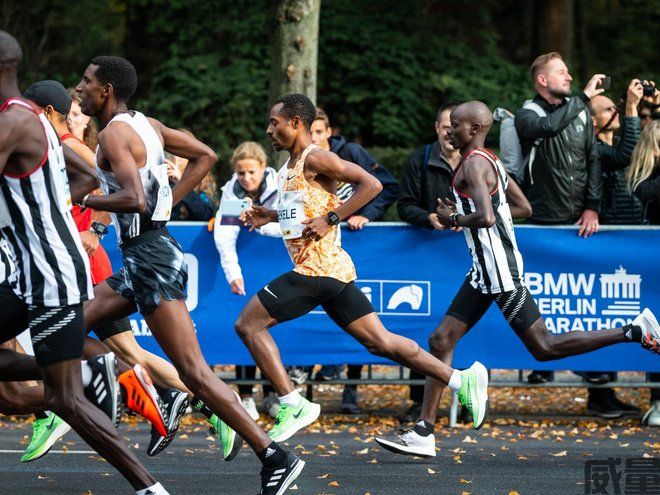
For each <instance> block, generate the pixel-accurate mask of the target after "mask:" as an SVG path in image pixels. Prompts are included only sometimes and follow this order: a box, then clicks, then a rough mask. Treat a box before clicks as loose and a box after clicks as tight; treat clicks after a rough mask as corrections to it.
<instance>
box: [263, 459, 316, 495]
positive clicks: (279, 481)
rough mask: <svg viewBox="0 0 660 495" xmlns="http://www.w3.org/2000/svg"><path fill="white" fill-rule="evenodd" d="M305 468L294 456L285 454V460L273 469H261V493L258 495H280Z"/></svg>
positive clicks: (303, 463)
mask: <svg viewBox="0 0 660 495" xmlns="http://www.w3.org/2000/svg"><path fill="white" fill-rule="evenodd" d="M304 467H305V461H301V460H300V459H298V458H297V457H296V456H295V455H293V454H292V453H290V452H287V455H286V460H285V461H284V462H283V463H282V465H280V466H277V467H275V468H272V469H271V468H267V467H266V466H262V468H261V491H260V492H259V493H258V495H282V494H283V493H284V492H285V491H286V489H287V488H289V485H290V484H291V483H293V482H294V481H295V479H296V478H297V477H298V476H299V475H300V473H301V471H302V470H303V468H304Z"/></svg>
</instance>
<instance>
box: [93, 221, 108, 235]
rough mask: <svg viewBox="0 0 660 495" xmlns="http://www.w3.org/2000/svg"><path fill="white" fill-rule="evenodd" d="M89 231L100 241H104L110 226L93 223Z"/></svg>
mask: <svg viewBox="0 0 660 495" xmlns="http://www.w3.org/2000/svg"><path fill="white" fill-rule="evenodd" d="M89 231H90V232H91V233H92V234H94V235H95V236H96V237H98V238H99V239H103V237H105V234H107V233H108V226H107V225H104V224H102V223H101V222H92V226H91V227H90V229H89Z"/></svg>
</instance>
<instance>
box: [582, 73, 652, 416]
mask: <svg viewBox="0 0 660 495" xmlns="http://www.w3.org/2000/svg"><path fill="white" fill-rule="evenodd" d="M642 94H643V86H642V82H641V81H640V80H639V79H633V80H632V81H630V84H629V85H628V89H627V91H626V93H625V96H624V97H623V99H622V104H623V108H624V116H623V123H622V122H621V119H620V117H619V110H618V109H617V106H616V104H615V103H614V102H613V101H612V100H611V99H610V98H608V97H607V96H605V95H604V94H601V95H596V96H594V97H593V98H592V99H591V101H590V103H589V108H590V109H591V120H592V123H593V126H594V131H595V132H596V140H597V143H596V149H597V151H598V156H599V158H600V162H601V167H602V169H603V202H602V209H601V214H600V223H601V224H603V225H606V224H608V225H639V224H641V223H642V204H641V202H640V201H639V200H638V199H637V198H636V197H634V196H633V195H632V194H631V193H630V192H629V191H628V186H627V184H626V174H627V172H628V167H629V166H630V160H631V157H632V152H633V149H634V148H635V144H637V141H638V140H639V134H640V120H639V116H638V115H637V106H638V105H639V102H640V101H641V98H642ZM622 124H623V125H622ZM580 374H581V375H582V376H583V377H584V378H585V379H586V380H587V381H589V382H591V383H597V384H605V383H608V382H610V381H616V377H617V374H616V373H615V372H587V373H580ZM639 412H640V410H639V408H637V407H634V406H632V405H630V404H626V403H625V402H622V401H621V400H619V399H618V398H617V397H616V394H615V393H614V390H613V389H611V388H590V389H589V397H588V400H587V414H591V415H595V416H600V417H603V418H608V419H613V418H618V417H621V416H624V415H637V414H639Z"/></svg>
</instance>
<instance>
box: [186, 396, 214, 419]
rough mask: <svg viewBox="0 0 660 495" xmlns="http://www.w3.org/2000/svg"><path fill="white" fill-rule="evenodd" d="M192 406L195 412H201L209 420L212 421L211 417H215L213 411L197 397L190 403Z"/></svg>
mask: <svg viewBox="0 0 660 495" xmlns="http://www.w3.org/2000/svg"><path fill="white" fill-rule="evenodd" d="M190 406H191V407H192V408H193V409H194V410H195V411H199V412H201V413H202V414H203V415H204V416H206V417H207V418H208V419H211V416H213V411H211V410H210V409H209V408H208V407H207V406H206V404H204V403H203V402H202V401H201V400H200V399H198V398H197V397H193V398H192V400H191V401H190Z"/></svg>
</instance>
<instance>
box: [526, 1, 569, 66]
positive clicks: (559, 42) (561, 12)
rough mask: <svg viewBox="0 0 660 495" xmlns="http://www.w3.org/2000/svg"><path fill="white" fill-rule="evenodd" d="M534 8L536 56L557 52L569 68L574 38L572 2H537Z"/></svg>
mask: <svg viewBox="0 0 660 495" xmlns="http://www.w3.org/2000/svg"><path fill="white" fill-rule="evenodd" d="M536 6H537V16H536V21H537V22H536V30H535V31H536V33H537V35H538V44H537V47H538V52H537V54H536V55H541V54H542V53H548V52H559V53H560V54H561V56H562V57H563V58H564V60H566V63H567V64H569V67H570V61H571V57H572V55H573V38H574V36H573V12H574V8H573V0H539V1H538V2H537V3H536ZM536 55H535V56H536Z"/></svg>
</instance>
